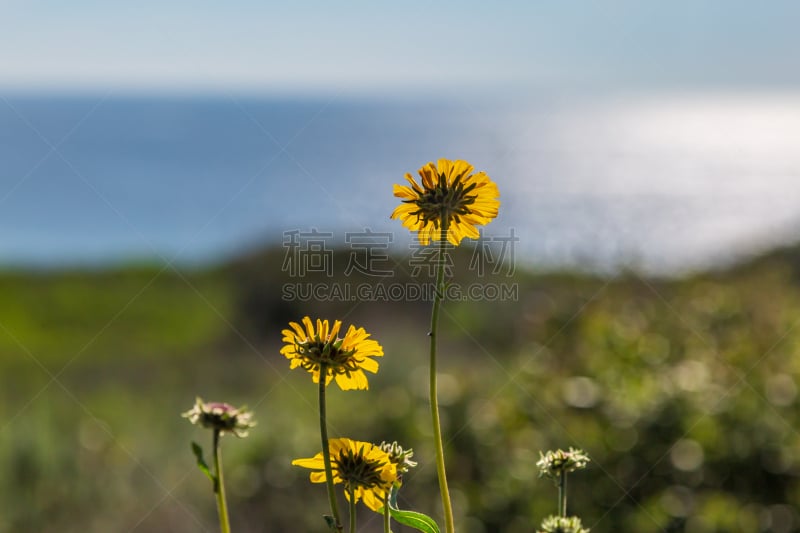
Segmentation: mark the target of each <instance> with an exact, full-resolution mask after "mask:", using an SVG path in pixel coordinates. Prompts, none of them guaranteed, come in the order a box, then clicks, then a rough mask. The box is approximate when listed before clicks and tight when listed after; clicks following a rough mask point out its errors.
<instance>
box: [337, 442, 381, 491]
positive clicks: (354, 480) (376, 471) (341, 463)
mask: <svg viewBox="0 0 800 533" xmlns="http://www.w3.org/2000/svg"><path fill="white" fill-rule="evenodd" d="M363 453H364V450H363V449H360V450H359V451H358V452H356V453H354V452H353V451H352V450H342V451H340V452H339V455H338V457H335V458H334V462H335V463H336V469H337V470H338V472H339V477H341V478H342V480H343V481H344V483H345V486H346V487H347V488H348V489H350V488H353V489H355V488H358V487H363V488H366V489H372V488H375V487H382V486H383V485H385V484H386V482H385V481H384V480H383V479H381V467H382V466H384V465H385V464H386V463H384V462H383V461H377V460H369V459H367V458H365V457H364V455H363Z"/></svg>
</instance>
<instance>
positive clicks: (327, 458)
mask: <svg viewBox="0 0 800 533" xmlns="http://www.w3.org/2000/svg"><path fill="white" fill-rule="evenodd" d="M327 375H328V368H327V366H326V365H325V364H324V363H323V364H321V365H320V367H319V434H320V438H321V439H322V459H323V462H324V463H325V480H326V482H327V485H328V501H329V502H330V506H331V514H332V515H333V520H334V521H335V522H336V530H337V531H342V530H343V529H344V526H342V520H341V519H340V518H339V506H338V505H337V503H336V490H335V489H334V488H333V468H332V467H331V451H330V449H329V448H328V422H327V419H326V416H327V415H326V412H325V381H326V379H325V378H326V376H327Z"/></svg>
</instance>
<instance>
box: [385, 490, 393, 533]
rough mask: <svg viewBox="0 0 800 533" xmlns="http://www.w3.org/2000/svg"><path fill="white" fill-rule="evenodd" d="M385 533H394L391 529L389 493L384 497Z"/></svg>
mask: <svg viewBox="0 0 800 533" xmlns="http://www.w3.org/2000/svg"><path fill="white" fill-rule="evenodd" d="M383 533H392V530H391V529H389V493H388V492H387V493H386V495H385V496H384V497H383Z"/></svg>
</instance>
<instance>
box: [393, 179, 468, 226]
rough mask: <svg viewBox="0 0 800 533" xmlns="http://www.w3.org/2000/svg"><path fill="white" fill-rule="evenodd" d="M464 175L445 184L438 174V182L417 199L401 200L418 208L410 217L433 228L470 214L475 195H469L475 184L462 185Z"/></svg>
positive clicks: (456, 220)
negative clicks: (431, 225)
mask: <svg viewBox="0 0 800 533" xmlns="http://www.w3.org/2000/svg"><path fill="white" fill-rule="evenodd" d="M465 174H466V173H464V174H459V175H458V176H456V178H455V179H454V180H453V183H451V184H449V185H448V184H447V177H446V176H445V175H444V174H439V181H438V183H437V184H436V186H435V187H433V188H424V189H423V193H422V194H421V195H420V196H419V198H417V199H414V200H403V202H405V203H413V204H416V206H417V207H418V208H419V209H417V210H416V211H412V212H411V215H414V216H416V217H417V220H420V219H421V220H422V221H423V222H424V223H425V224H427V223H429V222H430V223H433V225H434V227H435V228H438V227H439V224H440V223H441V222H446V223H447V225H449V224H450V222H459V221H460V218H461V217H462V216H463V215H467V214H469V213H470V212H471V209H470V207H469V206H470V205H472V204H474V203H475V199H476V198H477V197H478V195H477V194H470V193H471V192H472V191H473V190H474V189H475V187H476V186H477V184H476V183H471V184H469V185H465V184H464V176H465Z"/></svg>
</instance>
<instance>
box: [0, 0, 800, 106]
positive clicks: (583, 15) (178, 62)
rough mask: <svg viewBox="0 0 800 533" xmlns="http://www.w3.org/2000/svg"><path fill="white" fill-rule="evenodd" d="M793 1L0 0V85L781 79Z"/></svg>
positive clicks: (794, 44)
mask: <svg viewBox="0 0 800 533" xmlns="http://www.w3.org/2000/svg"><path fill="white" fill-rule="evenodd" d="M798 20H800V2H796V1H794V0H774V1H770V2H754V1H752V0H746V1H741V0H713V1H712V0H673V1H670V2H656V1H641V0H633V1H631V0H627V1H625V0H620V1H613V0H606V1H586V2H576V1H569V0H544V1H520V2H500V3H489V2H484V1H481V2H476V1H462V2H437V3H432V2H416V1H407V2H368V1H351V2H335V3H334V2H324V1H298V2H279V3H273V2H264V1H250V0H247V1H235V2H219V1H214V2H211V1H207V0H185V1H184V0H180V1H178V0H166V1H165V0H158V1H155V0H140V1H137V2H114V1H108V0H103V1H99V0H73V1H71V2H62V1H54V0H10V1H9V0H6V1H3V2H0V89H16V90H23V91H24V90H55V91H57V90H73V89H78V90H86V89H88V90H95V89H96V90H126V89H127V90H132V91H137V90H144V91H150V90H155V91H159V90H167V91H172V90H177V91H182V92H187V91H215V90H223V91H237V90H241V91H275V92H284V91H290V92H292V91H298V92H302V91H307V92H320V91H328V90H331V89H335V90H341V91H345V92H347V91H350V92H373V91H377V92H393V93H397V94H416V93H425V92H436V91H467V92H469V91H475V92H481V91H499V90H510V91H514V90H519V91H526V90H530V89H538V88H543V89H557V90H562V89H564V90H576V91H581V90H587V91H592V90H603V89H611V90H614V89H645V90H647V89H654V88H658V89H664V88H667V89H671V88H675V89H685V88H689V89H693V88H712V89H719V88H740V89H743V90H747V89H752V88H755V89H765V88H766V89H785V88H792V87H796V86H797V85H798V83H800V68H798V67H800V64H799V63H800V59H798V55H797V53H796V52H797V50H800V32H798V31H796V30H797V21H798Z"/></svg>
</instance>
